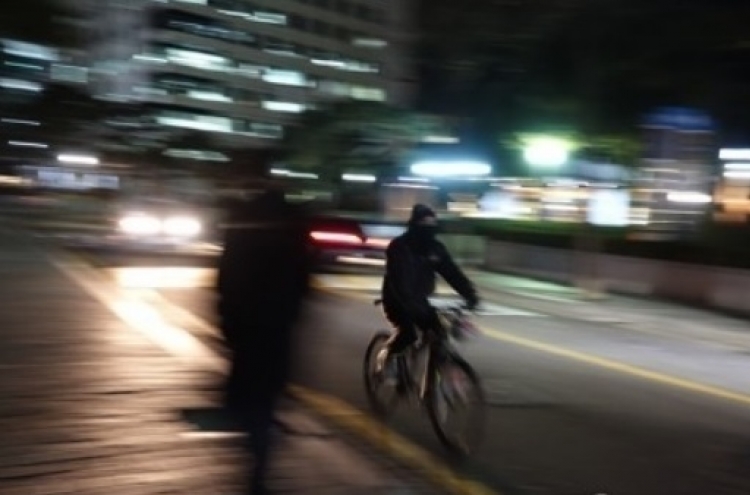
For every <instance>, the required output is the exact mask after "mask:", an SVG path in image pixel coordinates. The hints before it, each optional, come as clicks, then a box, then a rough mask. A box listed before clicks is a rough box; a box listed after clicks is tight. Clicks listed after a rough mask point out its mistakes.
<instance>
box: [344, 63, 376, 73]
mask: <svg viewBox="0 0 750 495" xmlns="http://www.w3.org/2000/svg"><path fill="white" fill-rule="evenodd" d="M342 68H343V69H344V70H348V71H350V72H379V69H378V66H377V65H375V64H370V63H367V62H359V61H357V60H349V61H348V62H344V63H342Z"/></svg>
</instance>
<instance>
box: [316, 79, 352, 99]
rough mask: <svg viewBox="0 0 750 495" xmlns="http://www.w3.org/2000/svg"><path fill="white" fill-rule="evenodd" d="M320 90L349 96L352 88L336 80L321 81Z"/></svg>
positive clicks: (334, 94) (330, 93)
mask: <svg viewBox="0 0 750 495" xmlns="http://www.w3.org/2000/svg"><path fill="white" fill-rule="evenodd" d="M320 92H321V93H326V94H329V95H333V96H350V95H351V93H352V88H351V87H350V86H349V85H348V84H346V83H341V82H337V81H321V82H320Z"/></svg>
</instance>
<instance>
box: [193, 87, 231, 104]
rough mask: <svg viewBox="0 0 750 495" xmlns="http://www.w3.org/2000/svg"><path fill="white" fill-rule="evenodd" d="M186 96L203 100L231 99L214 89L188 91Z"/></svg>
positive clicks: (227, 101) (222, 100)
mask: <svg viewBox="0 0 750 495" xmlns="http://www.w3.org/2000/svg"><path fill="white" fill-rule="evenodd" d="M187 96H188V97H189V98H193V99H194V100H204V101H221V102H226V103H229V102H231V101H233V100H232V99H231V98H229V97H228V96H226V95H224V94H221V93H218V92H216V91H195V90H192V91H188V92H187Z"/></svg>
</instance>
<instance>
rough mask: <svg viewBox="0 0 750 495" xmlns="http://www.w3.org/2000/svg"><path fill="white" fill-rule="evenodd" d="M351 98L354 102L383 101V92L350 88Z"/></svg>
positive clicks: (376, 89) (358, 87) (365, 88)
mask: <svg viewBox="0 0 750 495" xmlns="http://www.w3.org/2000/svg"><path fill="white" fill-rule="evenodd" d="M351 97H352V98H354V99H355V100H367V101H385V91H383V90H382V89H380V88H368V87H366V86H354V87H352V91H351Z"/></svg>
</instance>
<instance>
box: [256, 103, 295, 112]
mask: <svg viewBox="0 0 750 495" xmlns="http://www.w3.org/2000/svg"><path fill="white" fill-rule="evenodd" d="M262 106H263V108H265V109H266V110H272V111H274V112H290V113H301V112H304V111H305V105H302V104H300V103H292V102H288V101H264V102H263V103H262Z"/></svg>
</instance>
